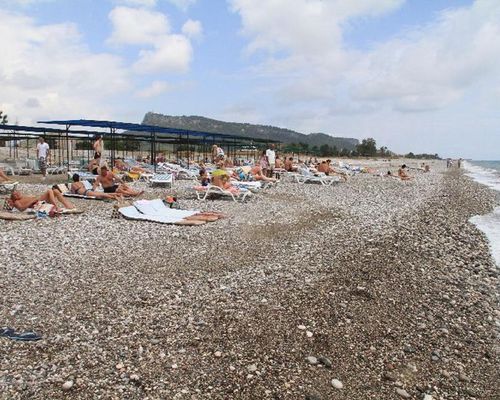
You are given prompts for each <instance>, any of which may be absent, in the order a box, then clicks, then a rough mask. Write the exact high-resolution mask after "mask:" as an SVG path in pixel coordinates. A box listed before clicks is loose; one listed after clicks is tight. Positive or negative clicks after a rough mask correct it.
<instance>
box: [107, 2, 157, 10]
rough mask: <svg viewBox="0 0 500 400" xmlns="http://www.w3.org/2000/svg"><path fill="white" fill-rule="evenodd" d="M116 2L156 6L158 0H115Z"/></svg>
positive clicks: (134, 5)
mask: <svg viewBox="0 0 500 400" xmlns="http://www.w3.org/2000/svg"><path fill="white" fill-rule="evenodd" d="M115 3H118V4H125V5H127V6H132V7H150V8H153V7H155V6H156V3H157V0H115Z"/></svg>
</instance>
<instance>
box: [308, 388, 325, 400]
mask: <svg viewBox="0 0 500 400" xmlns="http://www.w3.org/2000/svg"><path fill="white" fill-rule="evenodd" d="M306 400H322V397H321V395H320V394H319V393H318V392H317V391H316V390H309V391H308V392H307V393H306Z"/></svg>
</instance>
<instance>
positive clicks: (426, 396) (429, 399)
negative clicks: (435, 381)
mask: <svg viewBox="0 0 500 400" xmlns="http://www.w3.org/2000/svg"><path fill="white" fill-rule="evenodd" d="M423 400H432V396H431V395H430V394H426V395H425V396H424V398H423Z"/></svg>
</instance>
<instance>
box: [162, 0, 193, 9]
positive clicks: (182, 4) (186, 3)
mask: <svg viewBox="0 0 500 400" xmlns="http://www.w3.org/2000/svg"><path fill="white" fill-rule="evenodd" d="M168 2H169V3H171V4H173V5H174V6H176V7H177V8H179V9H180V10H182V11H186V10H187V9H188V8H189V7H191V6H192V5H194V4H196V0H168Z"/></svg>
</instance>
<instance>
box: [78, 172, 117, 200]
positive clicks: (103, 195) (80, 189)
mask: <svg viewBox="0 0 500 400" xmlns="http://www.w3.org/2000/svg"><path fill="white" fill-rule="evenodd" d="M70 191H71V193H73V194H79V195H82V196H92V197H96V198H98V199H109V200H123V196H122V195H121V194H119V193H103V192H96V191H94V190H89V189H86V188H85V185H84V184H83V182H81V181H80V175H78V174H74V175H73V183H72V184H71V187H70Z"/></svg>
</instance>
